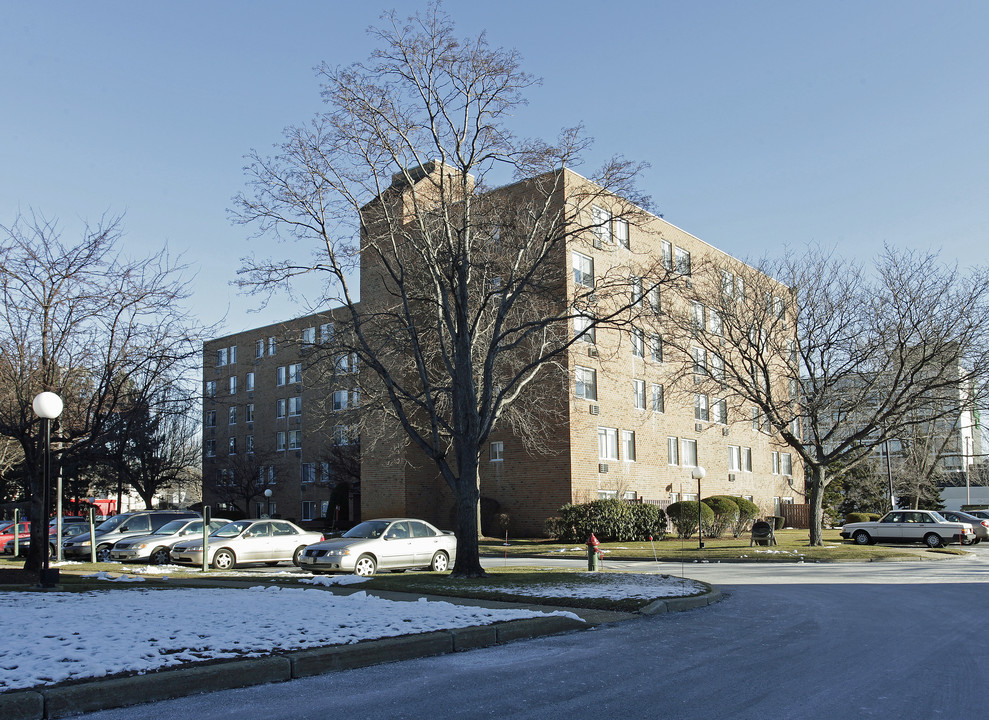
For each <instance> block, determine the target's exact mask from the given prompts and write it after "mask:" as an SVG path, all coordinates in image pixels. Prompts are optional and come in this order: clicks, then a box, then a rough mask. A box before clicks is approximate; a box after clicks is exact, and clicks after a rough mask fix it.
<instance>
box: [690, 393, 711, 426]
mask: <svg viewBox="0 0 989 720" xmlns="http://www.w3.org/2000/svg"><path fill="white" fill-rule="evenodd" d="M710 419H711V411H710V408H709V406H708V398H707V395H705V394H704V393H695V394H694V420H705V421H706V420H710Z"/></svg>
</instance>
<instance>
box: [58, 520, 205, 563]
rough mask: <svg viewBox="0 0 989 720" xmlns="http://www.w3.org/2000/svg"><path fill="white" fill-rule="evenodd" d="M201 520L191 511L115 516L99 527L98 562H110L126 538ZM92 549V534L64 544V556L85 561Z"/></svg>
mask: <svg viewBox="0 0 989 720" xmlns="http://www.w3.org/2000/svg"><path fill="white" fill-rule="evenodd" d="M198 517H199V513H194V512H192V511H190V510H142V511H139V512H132V513H122V514H120V515H114V516H113V517H112V518H109V519H107V520H104V521H103V522H102V523H100V524H99V525H98V526H97V527H96V561H97V562H110V560H111V558H110V550H111V548H113V545H114V543H116V542H118V541H120V540H123V539H124V538H125V537H133V536H136V535H148V534H150V533H152V532H154V531H155V530H157V529H158V528H160V527H161V526H162V525H164V524H165V523H167V522H170V521H172V520H177V519H179V518H198ZM89 548H90V538H89V533H88V532H85V533H83V534H81V535H76V536H75V537H74V538H70V539H68V540H66V541H64V542H63V543H62V553H63V554H64V555H65V557H66V558H81V559H85V558H87V557H89Z"/></svg>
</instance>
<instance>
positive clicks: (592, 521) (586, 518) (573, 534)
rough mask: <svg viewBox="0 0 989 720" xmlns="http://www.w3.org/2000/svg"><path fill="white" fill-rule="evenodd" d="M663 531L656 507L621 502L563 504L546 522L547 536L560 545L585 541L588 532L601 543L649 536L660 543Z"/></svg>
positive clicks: (660, 512)
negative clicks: (554, 515) (557, 513)
mask: <svg viewBox="0 0 989 720" xmlns="http://www.w3.org/2000/svg"><path fill="white" fill-rule="evenodd" d="M665 528H666V514H665V513H664V512H663V510H662V508H660V507H659V506H658V505H648V504H646V503H627V502H624V501H622V500H594V501H593V502H589V503H583V504H580V505H572V504H567V505H564V506H563V507H562V508H560V514H559V516H558V517H551V518H549V519H547V520H546V532H547V534H548V535H549V536H550V537H554V538H556V539H557V540H560V541H561V542H580V543H583V542H587V538H589V537H590V536H591V533H594V535H595V537H597V539H598V540H600V541H601V542H635V541H642V540H648V539H649V536H650V535H651V536H652V537H653V539H656V540H660V539H662V537H663V533H664V530H665Z"/></svg>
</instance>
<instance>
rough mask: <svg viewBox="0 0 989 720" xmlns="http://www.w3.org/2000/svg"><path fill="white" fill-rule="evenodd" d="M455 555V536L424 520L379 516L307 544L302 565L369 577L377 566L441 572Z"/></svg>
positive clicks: (391, 568)
mask: <svg viewBox="0 0 989 720" xmlns="http://www.w3.org/2000/svg"><path fill="white" fill-rule="evenodd" d="M456 558H457V538H456V536H455V535H454V534H453V533H452V532H450V531H449V530H439V529H437V528H435V527H434V526H432V525H430V524H429V523H428V522H426V521H425V520H415V519H413V518H382V519H380V520H367V521H365V522H362V523H360V524H359V525H356V526H354V527H353V528H351V529H350V530H348V531H347V532H345V533H344V534H343V536H342V537H338V538H332V539H330V540H325V541H323V542H321V543H316V544H315V545H310V546H309V547H307V548H306V549H305V551H304V552H303V553H302V557H301V558H300V560H301V561H302V567H305V568H309V569H311V570H313V571H314V572H319V571H326V572H352V573H355V574H357V575H362V576H364V577H370V576H371V575H374V573H375V572H376V571H377V570H379V569H381V570H406V569H409V568H428V569H430V570H434V571H436V572H444V571H446V569H447V568H448V567H450V565H451V564H452V563H453V562H455V561H456Z"/></svg>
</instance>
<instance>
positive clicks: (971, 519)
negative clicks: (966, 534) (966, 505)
mask: <svg viewBox="0 0 989 720" xmlns="http://www.w3.org/2000/svg"><path fill="white" fill-rule="evenodd" d="M938 512H939V513H940V514H941V515H942V516H943V517H944V519H945V520H950V521H951V522H960V523H969V524H970V525H971V526H972V529H973V530H975V540H973V541H972V542H971V543H969V544H970V545H978V544H979V543H980V542H982V541H983V540H987V539H989V520H987V519H986V518H985V516H982V517H978V516H976V515H973V514H970V513H967V512H962V511H960V510H939V511H938Z"/></svg>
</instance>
